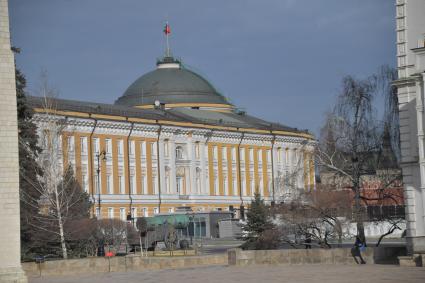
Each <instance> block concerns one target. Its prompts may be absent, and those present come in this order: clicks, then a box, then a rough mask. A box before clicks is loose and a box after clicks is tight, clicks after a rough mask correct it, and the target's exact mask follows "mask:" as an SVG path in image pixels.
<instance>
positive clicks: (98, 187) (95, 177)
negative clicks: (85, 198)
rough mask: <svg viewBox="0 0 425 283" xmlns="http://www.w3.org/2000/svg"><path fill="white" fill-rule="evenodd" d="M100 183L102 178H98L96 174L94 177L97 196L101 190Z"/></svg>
mask: <svg viewBox="0 0 425 283" xmlns="http://www.w3.org/2000/svg"><path fill="white" fill-rule="evenodd" d="M99 182H100V178H98V175H97V174H96V175H95V176H94V190H95V193H96V194H99V190H100V186H101V184H100V183H99Z"/></svg>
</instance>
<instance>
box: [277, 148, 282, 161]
mask: <svg viewBox="0 0 425 283" xmlns="http://www.w3.org/2000/svg"><path fill="white" fill-rule="evenodd" d="M277 162H282V148H280V147H279V148H278V149H277Z"/></svg>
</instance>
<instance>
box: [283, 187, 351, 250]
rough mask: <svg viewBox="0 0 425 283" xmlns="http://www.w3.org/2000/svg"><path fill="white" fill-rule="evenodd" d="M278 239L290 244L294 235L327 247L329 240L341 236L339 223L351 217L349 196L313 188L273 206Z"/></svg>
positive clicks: (292, 242) (347, 222) (341, 225)
mask: <svg viewBox="0 0 425 283" xmlns="http://www.w3.org/2000/svg"><path fill="white" fill-rule="evenodd" d="M275 214H276V215H278V217H279V223H280V229H281V231H282V234H281V235H282V239H283V241H284V242H287V243H290V244H291V245H293V246H296V245H298V244H299V243H297V241H296V239H292V237H291V236H293V237H295V238H297V237H298V236H304V237H306V238H309V239H312V240H313V241H315V242H317V243H318V244H319V246H321V247H327V248H330V247H331V245H330V244H329V240H330V239H338V241H339V243H341V241H342V238H343V236H344V235H343V230H344V229H343V226H344V225H348V224H349V222H350V218H351V197H350V195H349V194H347V193H346V192H344V191H336V190H332V189H329V188H317V189H316V190H315V191H305V192H303V193H301V194H299V195H298V197H297V198H296V199H293V200H292V201H291V202H289V203H283V204H280V205H279V206H277V207H276V209H275ZM301 244H302V243H301Z"/></svg>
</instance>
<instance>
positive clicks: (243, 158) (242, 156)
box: [239, 148, 245, 161]
mask: <svg viewBox="0 0 425 283" xmlns="http://www.w3.org/2000/svg"><path fill="white" fill-rule="evenodd" d="M239 156H240V159H241V161H245V148H241V149H240V153H239Z"/></svg>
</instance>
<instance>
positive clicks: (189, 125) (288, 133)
mask: <svg viewBox="0 0 425 283" xmlns="http://www.w3.org/2000/svg"><path fill="white" fill-rule="evenodd" d="M33 110H34V112H36V113H49V114H55V115H63V116H71V117H77V118H96V119H103V120H113V121H126V122H136V123H146V124H155V125H168V126H178V127H186V128H204V129H214V130H224V131H232V132H243V133H255V134H266V135H267V134H270V135H285V136H292V137H301V138H306V139H309V140H314V139H315V138H314V136H313V135H312V134H309V133H305V132H291V131H282V130H261V129H255V128H237V127H224V126H215V125H208V124H198V123H191V122H176V121H170V120H159V119H158V120H153V119H143V118H134V117H126V116H115V115H105V114H92V113H87V112H78V111H66V110H55V109H44V108H39V107H35V108H33Z"/></svg>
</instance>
